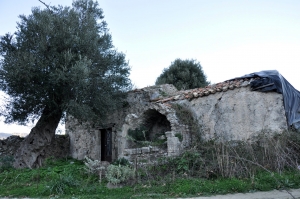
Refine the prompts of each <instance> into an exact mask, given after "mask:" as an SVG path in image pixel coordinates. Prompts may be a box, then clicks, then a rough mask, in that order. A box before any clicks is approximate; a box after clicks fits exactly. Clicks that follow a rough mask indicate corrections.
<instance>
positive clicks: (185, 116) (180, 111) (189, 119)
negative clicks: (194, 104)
mask: <svg viewBox="0 0 300 199" xmlns="http://www.w3.org/2000/svg"><path fill="white" fill-rule="evenodd" d="M172 108H173V109H174V110H175V112H176V116H177V117H178V119H179V120H180V121H181V122H182V123H183V124H185V125H187V126H188V129H189V132H190V134H191V135H192V139H191V140H192V143H191V144H192V145H197V143H201V142H202V139H201V133H202V129H201V127H200V126H199V124H198V122H197V120H196V119H195V117H194V115H193V113H192V112H191V111H190V110H189V109H188V108H187V107H185V106H184V105H181V104H176V103H174V104H172ZM178 138H179V139H180V137H178Z"/></svg>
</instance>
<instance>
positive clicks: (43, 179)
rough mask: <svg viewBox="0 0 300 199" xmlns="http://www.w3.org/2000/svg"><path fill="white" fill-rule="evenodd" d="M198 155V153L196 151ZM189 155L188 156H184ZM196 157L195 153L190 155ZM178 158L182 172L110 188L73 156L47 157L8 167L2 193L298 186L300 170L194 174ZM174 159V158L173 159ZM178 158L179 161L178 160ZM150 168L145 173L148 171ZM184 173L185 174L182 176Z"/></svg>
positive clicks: (83, 197) (0, 177)
mask: <svg viewBox="0 0 300 199" xmlns="http://www.w3.org/2000/svg"><path fill="white" fill-rule="evenodd" d="M196 157H198V155H196ZM185 158H187V156H185ZM190 158H195V157H192V156H191V157H190ZM183 160H184V158H183V157H182V159H181V160H180V159H177V162H178V164H177V170H178V171H179V173H180V175H177V174H175V175H174V176H173V175H170V176H169V177H165V176H163V177H161V180H160V181H140V182H138V181H137V183H136V184H134V185H131V186H126V185H124V186H123V187H122V188H117V189H108V188H107V187H106V185H107V183H108V181H107V180H106V179H104V180H103V181H102V183H99V181H98V176H97V175H95V174H88V173H86V172H85V170H84V167H85V165H84V163H83V162H81V161H77V160H73V159H65V160H58V161H48V163H47V165H45V166H44V167H41V168H38V169H32V170H30V169H22V170H16V169H12V168H11V169H9V170H5V171H4V172H1V173H0V185H1V186H0V196H1V197H5V196H10V197H31V198H73V199H75V198H78V199H93V198H116V199H117V198H118V199H119V198H139V199H142V198H173V197H191V196H202V195H211V194H226V193H235V192H254V191H267V190H272V189H283V188H299V187H300V173H299V171H296V170H290V171H284V172H282V173H281V174H278V173H269V172H266V171H260V172H258V173H256V175H255V176H253V177H252V178H234V177H232V178H225V177H224V178H223V177H215V178H195V177H190V176H187V175H186V174H185V173H186V171H187V169H186V167H185V165H187V164H191V162H185V161H183ZM174 161H175V160H174ZM175 162H176V161H175ZM149 173H150V170H149V171H147V172H146V173H145V174H144V175H145V176H147V175H149ZM179 176H182V177H179Z"/></svg>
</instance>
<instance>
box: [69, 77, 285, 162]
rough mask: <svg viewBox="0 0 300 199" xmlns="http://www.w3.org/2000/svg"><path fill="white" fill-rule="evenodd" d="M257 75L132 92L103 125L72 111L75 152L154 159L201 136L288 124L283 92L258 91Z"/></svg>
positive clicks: (227, 136)
mask: <svg viewBox="0 0 300 199" xmlns="http://www.w3.org/2000/svg"><path fill="white" fill-rule="evenodd" d="M253 80H254V78H241V79H235V80H231V81H226V82H222V83H219V84H215V85H210V86H207V87H206V88H198V89H192V90H185V91H177V89H176V88H175V87H174V86H173V85H168V84H166V85H160V86H152V87H146V88H143V89H136V90H133V91H131V92H129V93H128V98H127V102H128V104H127V107H124V109H122V110H118V111H117V112H115V113H112V114H111V115H110V116H109V117H108V119H107V120H106V121H102V122H101V123H102V124H103V125H99V126H95V125H93V124H89V123H79V122H78V121H77V120H76V119H75V118H72V117H68V119H67V121H66V133H67V134H69V137H70V153H71V156H72V157H73V158H77V159H83V158H84V157H85V156H88V157H90V158H92V159H98V160H101V161H109V162H111V161H113V160H115V159H118V158H122V157H124V158H127V159H129V160H134V159H136V158H139V159H143V160H145V161H149V160H151V159H153V158H157V157H161V156H173V155H178V154H180V153H181V152H182V151H184V150H185V149H187V148H189V147H191V146H192V143H193V141H197V138H198V137H200V138H201V139H202V140H209V139H222V140H249V139H251V137H252V136H255V135H257V134H258V133H260V132H262V131H265V132H270V133H274V132H282V131H284V130H287V129H288V124H287V120H286V117H285V109H284V105H283V96H282V94H279V93H276V92H255V91H252V90H251V88H250V86H249V84H250V83H249V82H251V81H253ZM178 107H179V108H178ZM180 111H181V112H184V113H185V114H188V115H187V116H186V118H183V117H182V116H180V113H179V112H180ZM191 124H192V125H193V124H194V125H195V126H196V127H197V131H195V130H194V129H193V128H194V127H193V126H191Z"/></svg>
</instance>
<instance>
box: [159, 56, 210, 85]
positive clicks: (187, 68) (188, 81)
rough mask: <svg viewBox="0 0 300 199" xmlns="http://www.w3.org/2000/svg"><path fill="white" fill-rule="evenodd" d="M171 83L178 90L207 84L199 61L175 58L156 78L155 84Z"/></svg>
mask: <svg viewBox="0 0 300 199" xmlns="http://www.w3.org/2000/svg"><path fill="white" fill-rule="evenodd" d="M161 84H173V85H174V86H175V87H176V88H177V89H178V90H187V89H193V88H200V87H205V86H207V85H208V84H209V82H208V81H207V78H206V75H205V74H204V72H203V70H202V67H201V65H200V63H199V62H197V61H196V60H193V59H186V60H181V59H176V60H175V61H174V62H172V63H171V65H170V66H169V67H168V68H165V69H164V70H163V72H162V74H161V75H160V76H159V77H158V78H157V79H156V82H155V85H161Z"/></svg>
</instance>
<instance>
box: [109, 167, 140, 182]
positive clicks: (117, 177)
mask: <svg viewBox="0 0 300 199" xmlns="http://www.w3.org/2000/svg"><path fill="white" fill-rule="evenodd" d="M106 172H107V173H106V178H107V180H108V182H109V183H111V184H114V185H116V184H119V183H121V182H125V181H127V180H129V179H131V178H133V176H134V171H133V169H131V168H130V167H128V166H121V165H118V166H116V165H113V164H111V165H109V166H108V167H107V171H106Z"/></svg>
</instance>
